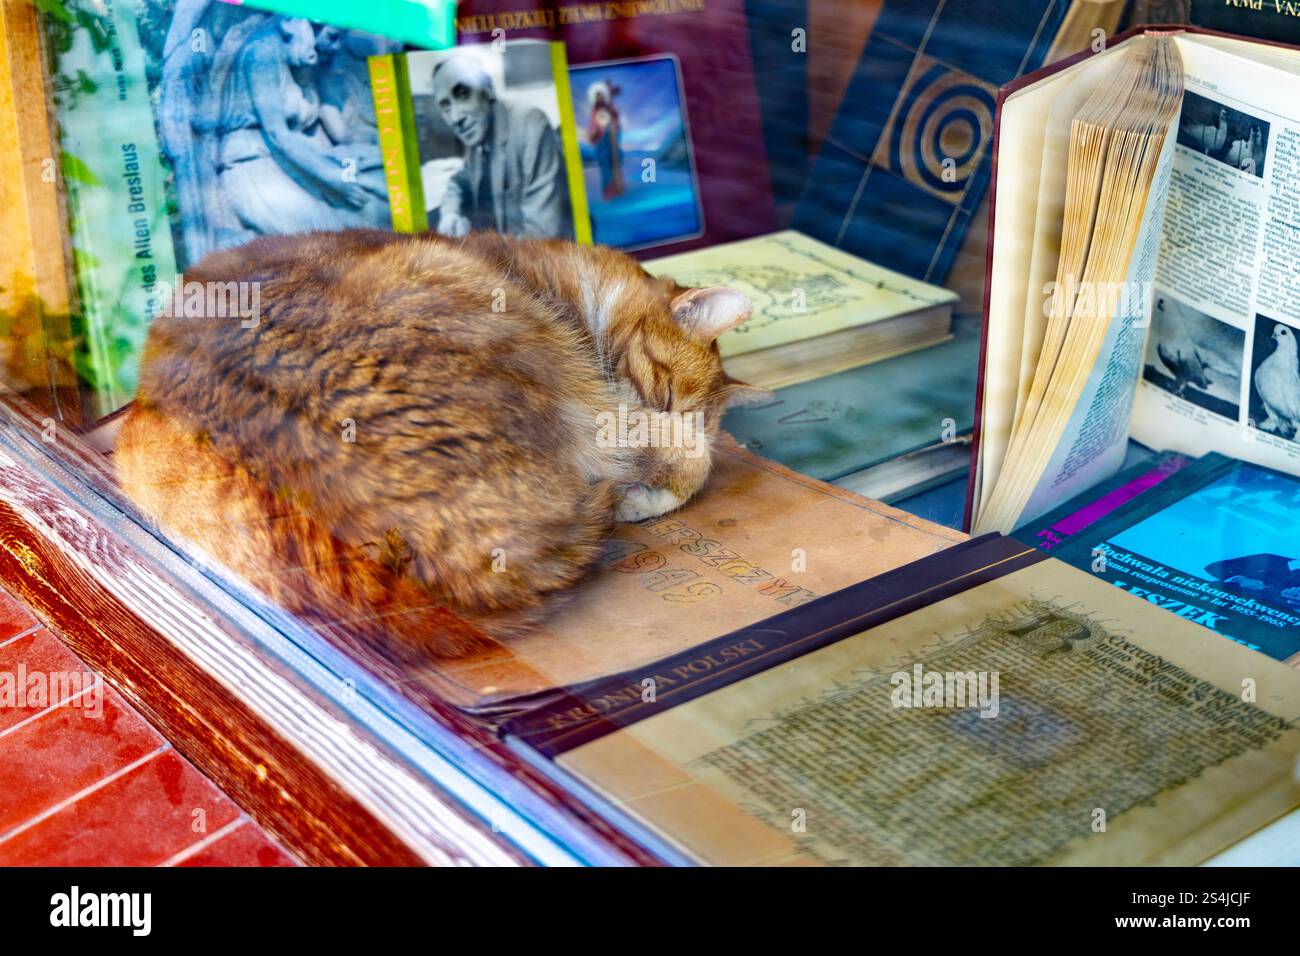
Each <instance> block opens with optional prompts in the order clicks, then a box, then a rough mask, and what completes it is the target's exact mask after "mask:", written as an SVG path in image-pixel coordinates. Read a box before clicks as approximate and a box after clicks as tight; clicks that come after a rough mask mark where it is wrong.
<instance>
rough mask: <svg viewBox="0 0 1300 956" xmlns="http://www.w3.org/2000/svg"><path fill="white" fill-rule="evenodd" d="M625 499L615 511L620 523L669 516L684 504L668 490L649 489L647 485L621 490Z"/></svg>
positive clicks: (622, 499)
mask: <svg viewBox="0 0 1300 956" xmlns="http://www.w3.org/2000/svg"><path fill="white" fill-rule="evenodd" d="M621 491H622V494H623V497H622V498H620V499H619V502H618V507H617V508H615V509H614V517H615V518H616V519H618V520H619V521H644V520H645V519H646V518H657V517H659V515H663V514H667V513H668V512H670V511H672V510H673V509H674V508H678V507H680V506H681V504H682V499H681V498H678V497H677V496H676V495H675V494H673V493H672V492H671V491H669V490H668V489H667V488H647V487H646V486H645V485H627V486H625V487H624V488H622V489H621Z"/></svg>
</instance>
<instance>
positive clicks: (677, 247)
mask: <svg viewBox="0 0 1300 956" xmlns="http://www.w3.org/2000/svg"><path fill="white" fill-rule="evenodd" d="M456 27H457V35H458V37H459V42H460V43H462V44H465V43H491V42H493V40H494V39H495V40H500V39H510V40H514V39H518V38H520V37H535V38H540V39H552V40H563V41H564V43H565V45H566V48H567V54H568V61H569V66H570V70H569V74H570V80H571V82H570V88H571V96H572V98H573V111H574V116H575V118H576V122H577V127H578V140H579V147H580V151H581V156H582V165H583V176H584V181H585V184H586V189H587V197H588V205H589V208H590V215H591V222H592V232H593V238H594V240H595V241H596V242H598V243H602V244H605V245H611V246H616V247H618V248H621V249H626V250H629V251H632V252H636V253H638V254H645V255H647V256H661V255H667V254H670V253H673V252H682V251H685V250H688V249H693V248H696V247H699V246H705V245H713V244H715V243H719V242H727V241H730V240H733V239H743V238H748V237H750V236H755V235H761V234H764V233H768V232H771V231H773V230H774V229H775V228H776V220H775V212H774V209H773V204H772V193H771V186H770V179H769V177H768V170H767V161H766V156H765V153H764V150H763V127H762V120H761V116H760V113H759V106H758V94H757V90H756V86H755V82H754V73H753V67H752V64H751V61H750V52H749V39H748V33H747V29H746V21H745V12H744V3H743V0H710V2H708V3H705V2H704V0H668V2H665V3H657V4H636V3H601V4H578V3H573V4H564V3H556V2H554V0H532V2H529V0H463V2H461V3H460V4H459V6H458V10H457V21H456Z"/></svg>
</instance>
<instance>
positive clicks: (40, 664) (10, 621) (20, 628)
mask: <svg viewBox="0 0 1300 956" xmlns="http://www.w3.org/2000/svg"><path fill="white" fill-rule="evenodd" d="M25 865H46V866H296V865H298V863H297V861H296V860H295V859H294V858H293V857H292V856H290V855H289V854H288V853H286V852H285V851H284V850H283V849H282V848H281V847H280V846H279V845H278V844H277V843H276V842H275V841H274V840H273V839H272V838H271V837H270V836H269V835H268V834H267V833H266V832H265V831H263V830H262V828H261V827H259V826H258V825H257V824H256V823H254V822H253V821H252V820H250V819H249V818H248V816H247V815H246V814H244V813H243V812H241V811H240V809H239V807H237V806H236V805H235V803H234V802H233V801H232V800H231V799H230V798H229V797H227V796H226V795H225V794H224V793H222V792H221V791H220V790H218V789H217V788H216V787H215V786H214V785H213V784H212V782H211V781H210V780H208V778H207V777H205V776H204V775H203V774H201V773H199V772H198V771H197V770H196V769H195V768H194V767H193V766H192V765H191V764H190V763H189V761H187V760H186V759H185V758H184V757H182V756H181V755H180V754H179V753H177V752H176V750H175V749H173V748H172V746H171V744H169V743H168V742H167V741H166V740H165V739H163V737H162V735H161V734H159V733H158V731H157V730H155V729H154V728H153V727H152V726H150V724H149V723H148V722H147V721H146V720H145V719H144V718H143V717H142V716H141V715H140V714H139V713H138V712H137V711H136V710H134V709H133V708H132V707H131V706H130V705H129V704H128V703H127V702H126V701H125V700H123V699H122V698H121V697H120V696H118V694H117V693H115V692H114V691H113V690H112V688H110V687H109V686H108V685H107V684H105V683H104V682H103V680H102V678H100V677H99V676H98V675H96V674H92V673H90V671H89V668H87V666H86V665H85V663H84V662H83V661H82V660H81V658H79V657H78V656H77V655H76V654H74V653H72V651H70V650H69V649H68V648H67V647H66V646H64V644H63V643H62V642H61V641H60V640H59V639H58V638H57V637H56V636H55V635H54V634H52V633H51V632H49V631H48V630H46V629H44V628H42V627H41V626H40V624H39V623H38V622H37V620H36V619H35V618H34V617H33V616H32V615H31V614H30V613H29V612H28V611H27V609H26V608H25V607H24V606H23V605H22V604H21V603H19V602H18V601H17V600H15V599H14V598H13V597H12V596H11V595H9V594H7V593H6V592H4V591H3V590H0V866H25Z"/></svg>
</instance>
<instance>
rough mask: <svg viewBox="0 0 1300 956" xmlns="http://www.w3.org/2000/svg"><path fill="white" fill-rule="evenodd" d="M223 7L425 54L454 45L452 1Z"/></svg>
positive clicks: (261, 1)
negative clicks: (366, 36)
mask: <svg viewBox="0 0 1300 956" xmlns="http://www.w3.org/2000/svg"><path fill="white" fill-rule="evenodd" d="M226 2H227V3H233V4H239V5H241V6H246V7H253V8H255V9H257V10H270V11H271V12H272V13H279V14H283V15H284V16H289V17H303V18H304V19H307V20H313V21H316V22H318V23H329V24H332V25H334V26H337V27H345V28H346V29H349V30H364V31H366V32H367V33H375V34H378V35H380V36H386V37H392V38H393V39H394V40H401V41H402V42H403V43H410V44H411V45H412V46H418V47H424V48H425V49H428V50H446V49H449V48H450V47H452V46H455V44H456V0H384V2H381V3H357V2H355V0H242V2H241V0H226Z"/></svg>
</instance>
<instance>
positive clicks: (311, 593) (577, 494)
mask: <svg viewBox="0 0 1300 956" xmlns="http://www.w3.org/2000/svg"><path fill="white" fill-rule="evenodd" d="M184 278H185V280H186V282H198V283H224V282H232V281H236V282H240V281H242V282H255V283H257V288H258V292H259V295H258V301H259V303H260V313H259V314H258V315H257V317H256V323H255V325H254V324H253V323H252V322H251V321H249V320H243V321H241V317H240V316H229V315H212V314H208V312H209V311H220V310H212V309H208V310H204V313H203V314H201V315H173V314H172V311H175V310H170V311H168V312H167V313H165V314H164V315H162V316H160V317H159V318H158V319H156V320H155V321H154V323H153V326H152V328H151V330H150V334H149V339H148V343H147V346H146V348H145V352H144V356H143V361H142V367H141V379H140V390H139V394H138V397H137V400H136V403H135V406H134V408H133V409H132V411H131V413H130V414H129V416H128V417H127V419H126V421H125V423H124V425H123V427H122V431H121V433H120V435H119V438H118V443H117V448H116V453H115V456H114V461H115V463H116V467H117V469H118V472H119V475H120V478H121V481H122V486H123V488H124V489H125V491H126V493H127V495H128V496H129V497H130V498H131V499H132V500H133V501H134V502H135V503H136V504H137V505H138V506H139V507H140V509H141V510H142V511H143V512H144V513H145V514H146V515H147V516H149V517H150V518H151V519H152V520H154V521H156V522H157V523H158V524H159V526H160V527H161V528H162V529H163V530H165V531H166V532H168V533H169V534H171V535H173V536H176V537H178V538H181V539H183V540H184V541H186V542H188V543H189V544H190V545H192V546H195V547H197V548H199V549H201V550H202V551H203V552H206V553H207V554H208V555H210V556H211V557H212V558H213V559H215V560H216V561H218V562H220V563H221V564H223V565H224V566H226V567H227V568H229V569H230V570H232V571H234V572H236V573H237V574H239V575H241V576H242V577H243V578H245V579H246V580H248V581H249V582H250V583H251V584H253V585H254V586H255V587H258V588H260V589H262V590H263V591H265V592H266V593H267V594H268V595H269V596H270V597H271V598H272V599H274V600H276V601H278V602H279V603H281V604H282V605H284V606H286V607H288V608H289V609H290V610H294V611H298V612H303V613H306V612H320V611H321V610H322V609H323V608H332V609H336V611H337V616H342V617H349V616H350V617H352V618H355V619H362V620H370V621H375V620H381V621H383V622H385V623H384V627H385V628H386V629H387V631H388V632H389V636H394V635H395V636H396V637H397V638H398V640H399V641H400V642H401V643H403V645H404V646H405V647H407V648H408V649H414V650H416V651H417V652H418V653H420V654H432V655H444V656H446V655H457V654H461V653H464V652H466V651H467V650H469V649H471V648H473V647H474V646H476V643H477V638H476V636H475V635H476V632H475V631H474V630H473V629H472V628H466V627H463V626H461V625H460V624H459V623H458V622H457V620H456V619H455V618H452V617H451V616H450V615H449V614H448V613H447V611H448V610H450V611H451V612H454V613H455V614H456V615H458V616H459V617H460V618H464V619H465V620H468V621H470V622H473V623H474V624H475V625H477V626H478V627H481V628H482V629H484V630H486V631H487V632H489V633H498V634H500V633H508V632H509V631H511V630H514V629H516V628H518V627H521V626H527V624H528V623H530V622H531V621H533V620H536V619H537V618H538V617H539V616H540V615H541V614H542V613H544V611H545V609H546V607H547V606H548V605H549V604H551V603H552V601H553V599H554V597H555V596H557V595H559V594H561V593H562V592H564V591H565V590H566V589H568V588H570V587H572V586H573V585H574V584H576V583H578V582H579V581H581V580H582V579H583V578H584V577H585V576H586V575H588V574H589V573H590V572H591V571H592V569H593V568H594V567H595V565H596V564H597V562H598V561H599V558H600V555H601V553H602V548H603V542H604V539H605V537H606V536H607V534H608V533H609V531H610V530H611V528H612V526H613V523H614V521H615V520H616V518H621V519H624V520H639V519H641V518H646V517H650V516H652V515H654V514H657V513H662V512H664V511H668V510H671V509H672V508H674V507H677V506H678V505H680V504H681V503H682V502H683V501H685V500H686V499H687V498H689V497H690V496H691V495H692V494H694V493H695V492H696V491H697V490H698V489H699V488H700V486H701V485H703V483H704V481H705V479H706V478H707V476H708V471H709V454H708V453H707V449H706V450H705V453H704V454H699V455H694V454H691V453H690V450H689V449H685V448H681V447H659V448H626V447H614V448H611V447H606V446H604V445H602V444H601V442H598V441H597V434H598V425H597V422H598V421H600V420H602V419H601V416H602V415H609V414H618V413H619V406H620V405H622V406H623V409H624V410H632V411H635V410H643V411H645V410H658V411H670V412H681V413H695V412H698V413H700V416H701V419H702V421H703V423H704V426H705V427H704V433H703V435H702V440H704V441H707V440H708V438H709V436H711V435H716V433H717V430H718V428H719V422H720V420H721V416H722V411H723V408H724V406H725V404H726V403H727V401H728V400H729V399H735V398H736V397H738V396H740V395H743V394H744V392H745V390H746V389H747V387H746V386H743V385H741V384H740V383H735V382H732V381H730V380H729V379H728V378H727V377H726V376H725V374H724V373H723V370H722V365H721V362H720V360H719V357H718V351H717V346H716V344H715V343H714V340H715V339H716V338H717V336H718V335H719V334H720V333H721V332H722V331H725V330H726V329H728V328H732V327H734V326H735V325H738V324H739V323H740V322H743V321H744V320H745V318H747V317H748V314H749V305H748V302H747V301H746V300H745V299H744V297H743V296H740V295H739V294H738V293H735V292H732V291H730V290H726V289H708V290H688V289H682V288H681V287H679V286H677V285H676V284H675V283H673V282H672V281H671V280H666V279H655V278H653V277H651V276H650V275H649V274H648V273H646V272H645V271H644V270H643V269H642V268H641V267H640V266H639V265H638V264H637V263H636V262H635V261H634V260H633V259H631V258H630V257H628V256H626V255H623V254H621V253H618V252H615V251H613V250H610V249H605V248H600V247H594V248H593V247H582V246H577V245H575V244H572V243H567V242H561V241H525V240H515V239H510V238H507V237H504V236H499V235H496V234H492V233H479V234H473V235H471V236H469V237H467V238H466V239H463V240H448V239H443V238H440V237H434V236H401V235H397V234H393V233H384V232H366V231H356V232H344V233H309V234H304V235H298V236H279V237H266V238H262V239H258V240H256V241H254V242H252V243H250V244H248V245H247V246H243V247H241V248H237V249H231V250H226V251H222V252H218V253H215V254H213V255H211V256H208V257H207V258H205V259H204V260H203V261H202V262H201V263H199V265H198V266H196V267H195V268H193V269H192V270H191V271H190V272H188V273H186V275H185V277H184ZM181 311H184V312H189V311H190V310H181ZM249 325H252V326H253V327H247V326H249ZM606 444H607V443H606Z"/></svg>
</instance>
